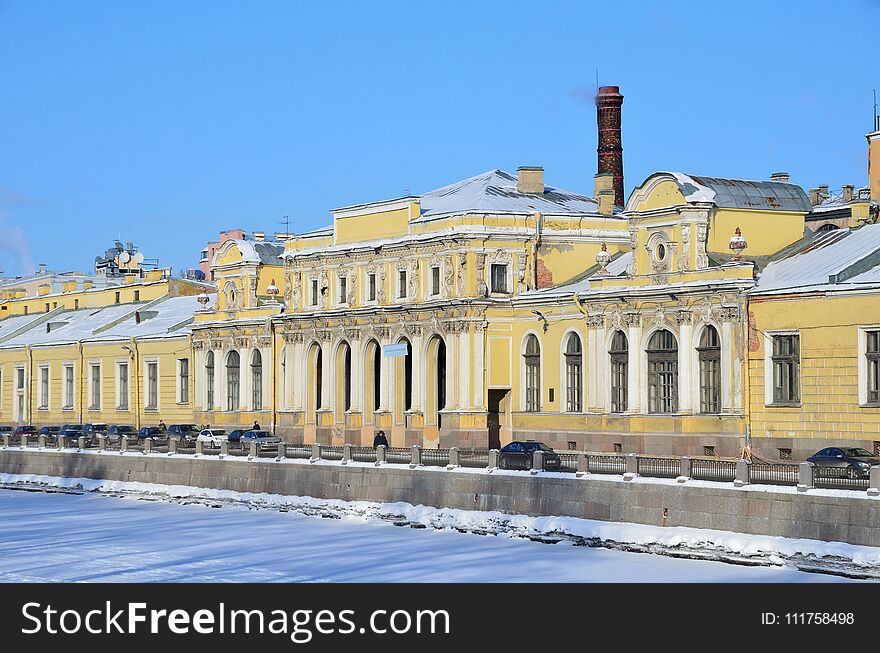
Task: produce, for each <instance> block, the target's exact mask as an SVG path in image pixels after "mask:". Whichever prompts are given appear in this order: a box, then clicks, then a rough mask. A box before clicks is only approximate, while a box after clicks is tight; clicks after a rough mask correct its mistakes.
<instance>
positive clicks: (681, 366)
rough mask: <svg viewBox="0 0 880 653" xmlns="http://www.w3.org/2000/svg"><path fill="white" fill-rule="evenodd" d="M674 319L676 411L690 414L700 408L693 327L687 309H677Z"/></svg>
mask: <svg viewBox="0 0 880 653" xmlns="http://www.w3.org/2000/svg"><path fill="white" fill-rule="evenodd" d="M675 319H676V321H677V322H678V412H679V413H685V414H691V413H696V412H698V411H699V409H700V399H699V398H700V393H699V380H698V379H697V380H696V382H695V377H694V373H695V367H696V363H695V362H694V354H695V353H696V351H695V350H694V343H693V332H694V327H693V325H692V324H691V314H690V313H689V312H687V311H678V312H677V313H676V316H675ZM696 376H697V377H699V374H697V375H696ZM694 388H696V392H694Z"/></svg>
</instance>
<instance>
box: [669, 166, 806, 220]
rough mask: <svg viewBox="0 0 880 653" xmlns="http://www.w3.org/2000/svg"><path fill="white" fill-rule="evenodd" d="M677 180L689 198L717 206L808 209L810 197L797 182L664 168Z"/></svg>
mask: <svg viewBox="0 0 880 653" xmlns="http://www.w3.org/2000/svg"><path fill="white" fill-rule="evenodd" d="M659 174H668V175H671V176H672V177H673V178H674V179H675V180H676V182H677V183H678V188H679V190H680V191H681V194H682V195H684V198H685V200H687V201H688V202H711V203H713V204H715V206H717V207H719V208H731V209H763V210H765V211H766V210H775V211H802V212H804V213H809V212H810V210H811V208H812V207H811V206H810V199H809V198H808V197H807V194H806V193H805V192H804V189H803V188H801V187H800V186H798V185H797V184H789V183H783V182H780V181H753V180H749V179H727V178H724V177H704V176H701V175H688V174H685V173H683V172H667V173H659Z"/></svg>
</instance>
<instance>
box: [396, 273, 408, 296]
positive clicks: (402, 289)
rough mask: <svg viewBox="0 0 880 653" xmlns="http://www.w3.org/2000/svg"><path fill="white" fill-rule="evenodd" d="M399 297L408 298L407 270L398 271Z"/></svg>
mask: <svg viewBox="0 0 880 653" xmlns="http://www.w3.org/2000/svg"><path fill="white" fill-rule="evenodd" d="M397 298H398V299H406V270H398V271H397Z"/></svg>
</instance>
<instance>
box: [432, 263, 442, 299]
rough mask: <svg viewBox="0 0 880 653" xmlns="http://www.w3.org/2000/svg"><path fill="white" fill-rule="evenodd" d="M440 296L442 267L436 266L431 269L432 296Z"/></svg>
mask: <svg viewBox="0 0 880 653" xmlns="http://www.w3.org/2000/svg"><path fill="white" fill-rule="evenodd" d="M439 294H440V267H439V266H437V265H435V266H433V267H432V268H431V295H433V296H434V297H436V296H438V295H439Z"/></svg>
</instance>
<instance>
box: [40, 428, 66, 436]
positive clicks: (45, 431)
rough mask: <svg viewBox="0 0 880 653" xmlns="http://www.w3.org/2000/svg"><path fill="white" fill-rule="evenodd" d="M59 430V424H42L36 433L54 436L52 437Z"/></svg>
mask: <svg viewBox="0 0 880 653" xmlns="http://www.w3.org/2000/svg"><path fill="white" fill-rule="evenodd" d="M60 432H61V427H60V426H44V427H43V428H41V429H40V430H39V431H38V432H37V435H46V436H48V437H51V438H54V437H55V436H57V435H58V434H59V433H60Z"/></svg>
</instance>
